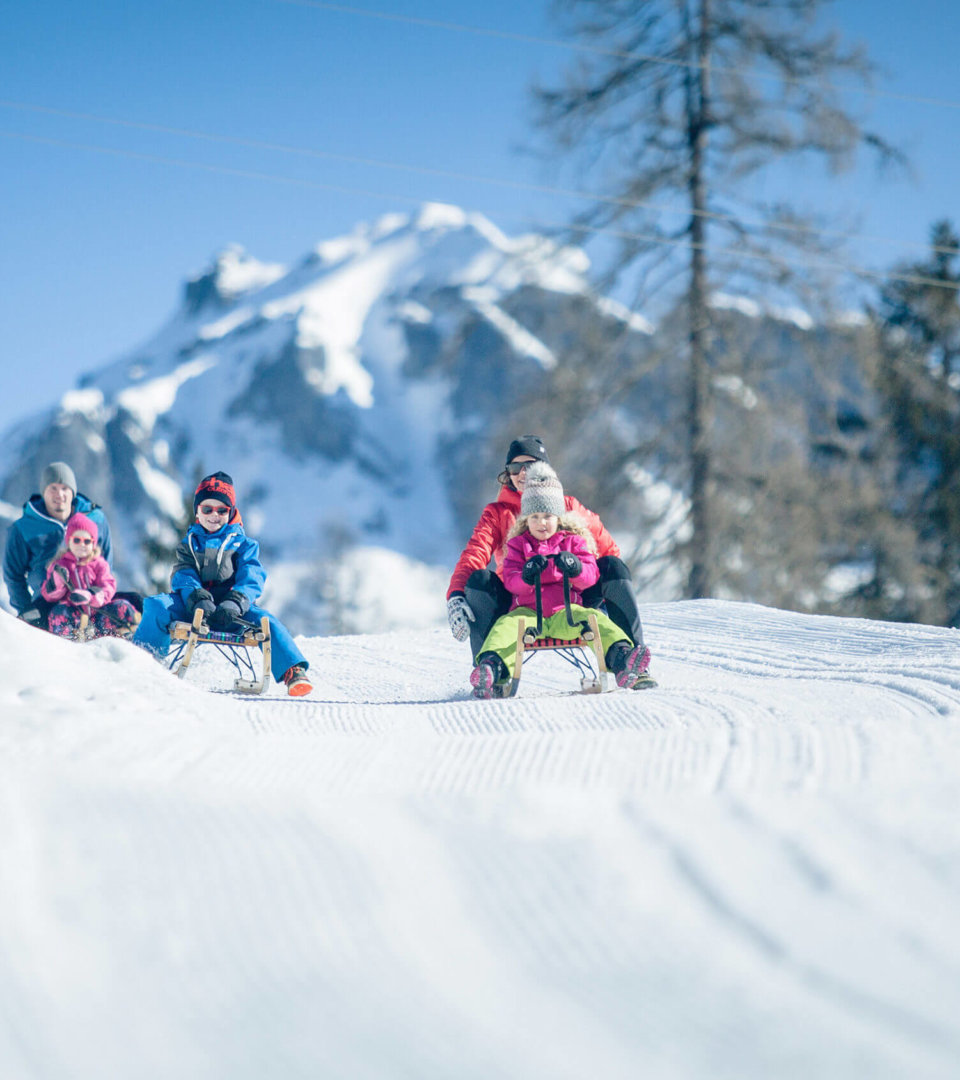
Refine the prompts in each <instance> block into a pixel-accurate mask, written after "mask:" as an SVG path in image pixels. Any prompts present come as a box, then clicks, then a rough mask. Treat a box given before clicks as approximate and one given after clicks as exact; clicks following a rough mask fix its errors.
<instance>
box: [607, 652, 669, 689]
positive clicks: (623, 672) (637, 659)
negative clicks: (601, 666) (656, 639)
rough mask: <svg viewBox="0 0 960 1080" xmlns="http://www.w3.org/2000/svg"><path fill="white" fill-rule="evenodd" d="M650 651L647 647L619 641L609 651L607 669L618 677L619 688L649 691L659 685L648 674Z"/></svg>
mask: <svg viewBox="0 0 960 1080" xmlns="http://www.w3.org/2000/svg"><path fill="white" fill-rule="evenodd" d="M649 667H650V650H649V649H648V648H647V647H646V646H645V645H636V646H630V645H629V644H628V643H627V642H626V641H618V642H617V643H616V644H615V645H611V646H610V648H609V650H608V651H607V668H608V669H609V670H610V671H612V672H613V673H614V675H616V677H617V686H620V687H623V688H624V689H625V690H647V689H649V688H650V687H651V686H656V685H657V684H656V683H655V682H654V681H653V679H651V678H650V676H649V675H648V674H647V668H649Z"/></svg>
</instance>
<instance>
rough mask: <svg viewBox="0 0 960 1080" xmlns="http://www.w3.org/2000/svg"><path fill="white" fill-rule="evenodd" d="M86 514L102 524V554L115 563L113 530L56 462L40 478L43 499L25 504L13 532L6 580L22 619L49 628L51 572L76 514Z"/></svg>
mask: <svg viewBox="0 0 960 1080" xmlns="http://www.w3.org/2000/svg"><path fill="white" fill-rule="evenodd" d="M77 512H79V513H81V514H86V515H87V517H88V518H90V519H91V521H95V522H96V524H97V533H98V536H99V539H98V541H97V542H98V544H99V545H100V550H101V554H102V555H103V557H104V558H105V559H106V560H107V562H109V561H110V526H109V525H108V524H107V519H106V517H105V516H104V513H103V511H102V510H101V509H100V507H99V506H97V505H95V504H94V503H93V502H91V501H90V499H88V498H87V497H86V495H81V494H80V493H79V492H78V491H77V478H76V476H74V473H73V469H71V468H70V466H69V465H68V464H67V463H66V462H65V461H53V462H51V463H50V464H49V465H48V466H47V467H46V468H45V469H44V470H43V472H42V473H41V474H40V494H39V495H31V496H30V498H29V499H27V501H26V502H25V503H24V504H23V514H22V516H21V517H19V518H18V519H17V520H16V521H15V522H14V523H13V524H12V525H11V526H10V529H9V531H8V532H7V546H6V549H5V551H4V553H3V580H4V582H5V583H6V586H7V592H8V593H9V595H10V604H11V605H12V607H13V609H14V611H16V613H17V614H18V615H19V616H20V618H21V619H24V620H26V621H27V622H29V623H33V624H34V625H36V626H42V627H45V626H46V623H47V612H48V611H49V609H50V604H48V603H47V601H46V600H44V598H43V597H42V596H41V595H40V587H41V585H43V579H44V578H45V577H46V573H47V566H48V565H49V563H50V560H51V559H52V558H53V557H54V555H56V553H57V549H58V548H59V547H60V545H61V544H62V543H63V537H64V531H65V529H66V524H67V521H68V520H69V519H70V516H71V514H75V513H77Z"/></svg>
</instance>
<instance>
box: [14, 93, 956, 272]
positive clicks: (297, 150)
mask: <svg viewBox="0 0 960 1080" xmlns="http://www.w3.org/2000/svg"><path fill="white" fill-rule="evenodd" d="M0 108H3V109H10V110H18V111H22V112H32V113H37V114H42V115H47V116H57V117H62V118H64V119H71V120H82V121H85V122H90V123H97V124H104V125H109V126H114V127H122V128H129V129H132V130H137V131H150V132H155V133H158V134H164V135H173V136H177V137H181V138H188V139H195V140H201V141H206V142H214V143H224V144H228V145H232V146H243V147H247V148H249V149H255V150H269V151H272V152H276V153H284V154H291V155H296V156H299V157H308V158H315V159H317V160H322V161H337V162H341V163H344V164H349V165H361V166H364V167H367V168H375V169H390V170H394V171H397V172H408V173H416V174H420V175H423V176H434V177H439V178H442V179H446V180H459V181H467V182H470V183H477V184H484V185H488V186H493V187H502V188H509V189H512V190H515V191H528V192H530V193H532V194H537V195H551V196H555V197H559V198H566V199H580V200H584V201H588V202H592V203H602V204H604V205H609V206H620V207H623V208H624V209H635V210H648V211H651V212H653V213H658V214H676V215H681V216H685V217H690V216H694V217H697V216H699V217H702V218H704V219H705V220H710V221H716V222H718V223H722V222H736V223H737V224H738V225H742V226H745V227H747V228H756V229H759V228H764V229H772V230H775V231H777V232H781V233H792V234H795V235H798V236H810V237H812V238H818V239H824V240H838V241H847V242H851V241H856V242H858V243H864V244H882V245H886V246H889V247H897V248H899V249H901V250H902V249H903V248H905V247H907V248H915V249H918V250H920V249H922V250H924V251H927V252H929V251H937V252H941V253H943V254H956V253H957V249H956V248H955V247H949V246H937V245H930V244H926V243H921V242H920V241H900V240H897V239H895V238H894V237H889V236H871V235H866V234H863V233H856V232H849V231H842V230H833V229H825V228H817V227H813V226H808V225H799V224H793V223H789V222H766V221H758V220H751V219H750V218H749V217H743V216H741V215H736V214H729V213H721V212H719V211H713V210H695V209H692V208H689V207H684V206H664V205H661V204H658V203H654V202H649V201H647V200H643V199H627V198H622V197H619V196H613V195H603V194H595V193H593V192H589V191H580V190H577V189H571V188H559V187H554V186H551V185H547V184H534V183H530V182H528V181H523V180H506V179H502V178H500V177H491V176H483V175H480V174H477V173H468V172H460V171H457V170H453V169H439V168H435V167H431V166H426V165H412V164H409V163H404V162H396V161H384V160H382V159H378V158H370V157H364V156H360V155H355V154H343V153H338V152H336V151H332V150H318V149H316V148H313V147H304V146H293V145H290V144H287V143H277V142H272V141H269V140H265V139H256V138H252V137H250V136H244V135H226V134H223V133H219V132H211V131H197V130H194V129H190V128H181V127H174V126H171V125H168V124H158V123H152V122H149V121H143V120H130V119H127V118H124V117H114V116H103V115H100V114H97V113H87V112H77V111H74V110H71V109H61V108H54V107H53V106H48V105H40V104H37V103H34V102H24V101H11V100H5V99H0Z"/></svg>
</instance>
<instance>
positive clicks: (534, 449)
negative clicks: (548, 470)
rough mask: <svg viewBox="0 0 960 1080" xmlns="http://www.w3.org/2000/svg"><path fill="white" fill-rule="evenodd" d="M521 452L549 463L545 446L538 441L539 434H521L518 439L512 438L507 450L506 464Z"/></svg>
mask: <svg viewBox="0 0 960 1080" xmlns="http://www.w3.org/2000/svg"><path fill="white" fill-rule="evenodd" d="M521 454H523V455H524V456H525V457H532V458H536V459H537V461H545V462H546V463H547V464H548V465H549V464H550V459H549V458H548V457H547V451H546V448H545V447H544V445H543V443H542V442H541V441H540V436H539V435H521V436H520V438H519V439H514V440H513V442H512V443H511V444H510V449H509V450H508V451H507V462H506V463H507V465H509V464H510V462H511V461H513V459H514V458H517V457H520V455H521Z"/></svg>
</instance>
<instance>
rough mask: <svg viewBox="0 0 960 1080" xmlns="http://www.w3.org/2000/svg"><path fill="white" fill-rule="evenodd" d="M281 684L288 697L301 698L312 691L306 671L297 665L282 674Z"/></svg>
mask: <svg viewBox="0 0 960 1080" xmlns="http://www.w3.org/2000/svg"><path fill="white" fill-rule="evenodd" d="M283 682H284V685H285V686H286V688H287V693H288V694H289V695H290V697H303V695H304V694H309V693H310V691H311V690H312V689H313V686H312V685H311V683H310V680H309V679H308V678H307V672H306V669H305V668H302V667H301V666H300V665H299V664H294V665H293V667H292V668H289V669H288V670H287V671H286V672H285V673H284V676H283Z"/></svg>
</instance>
